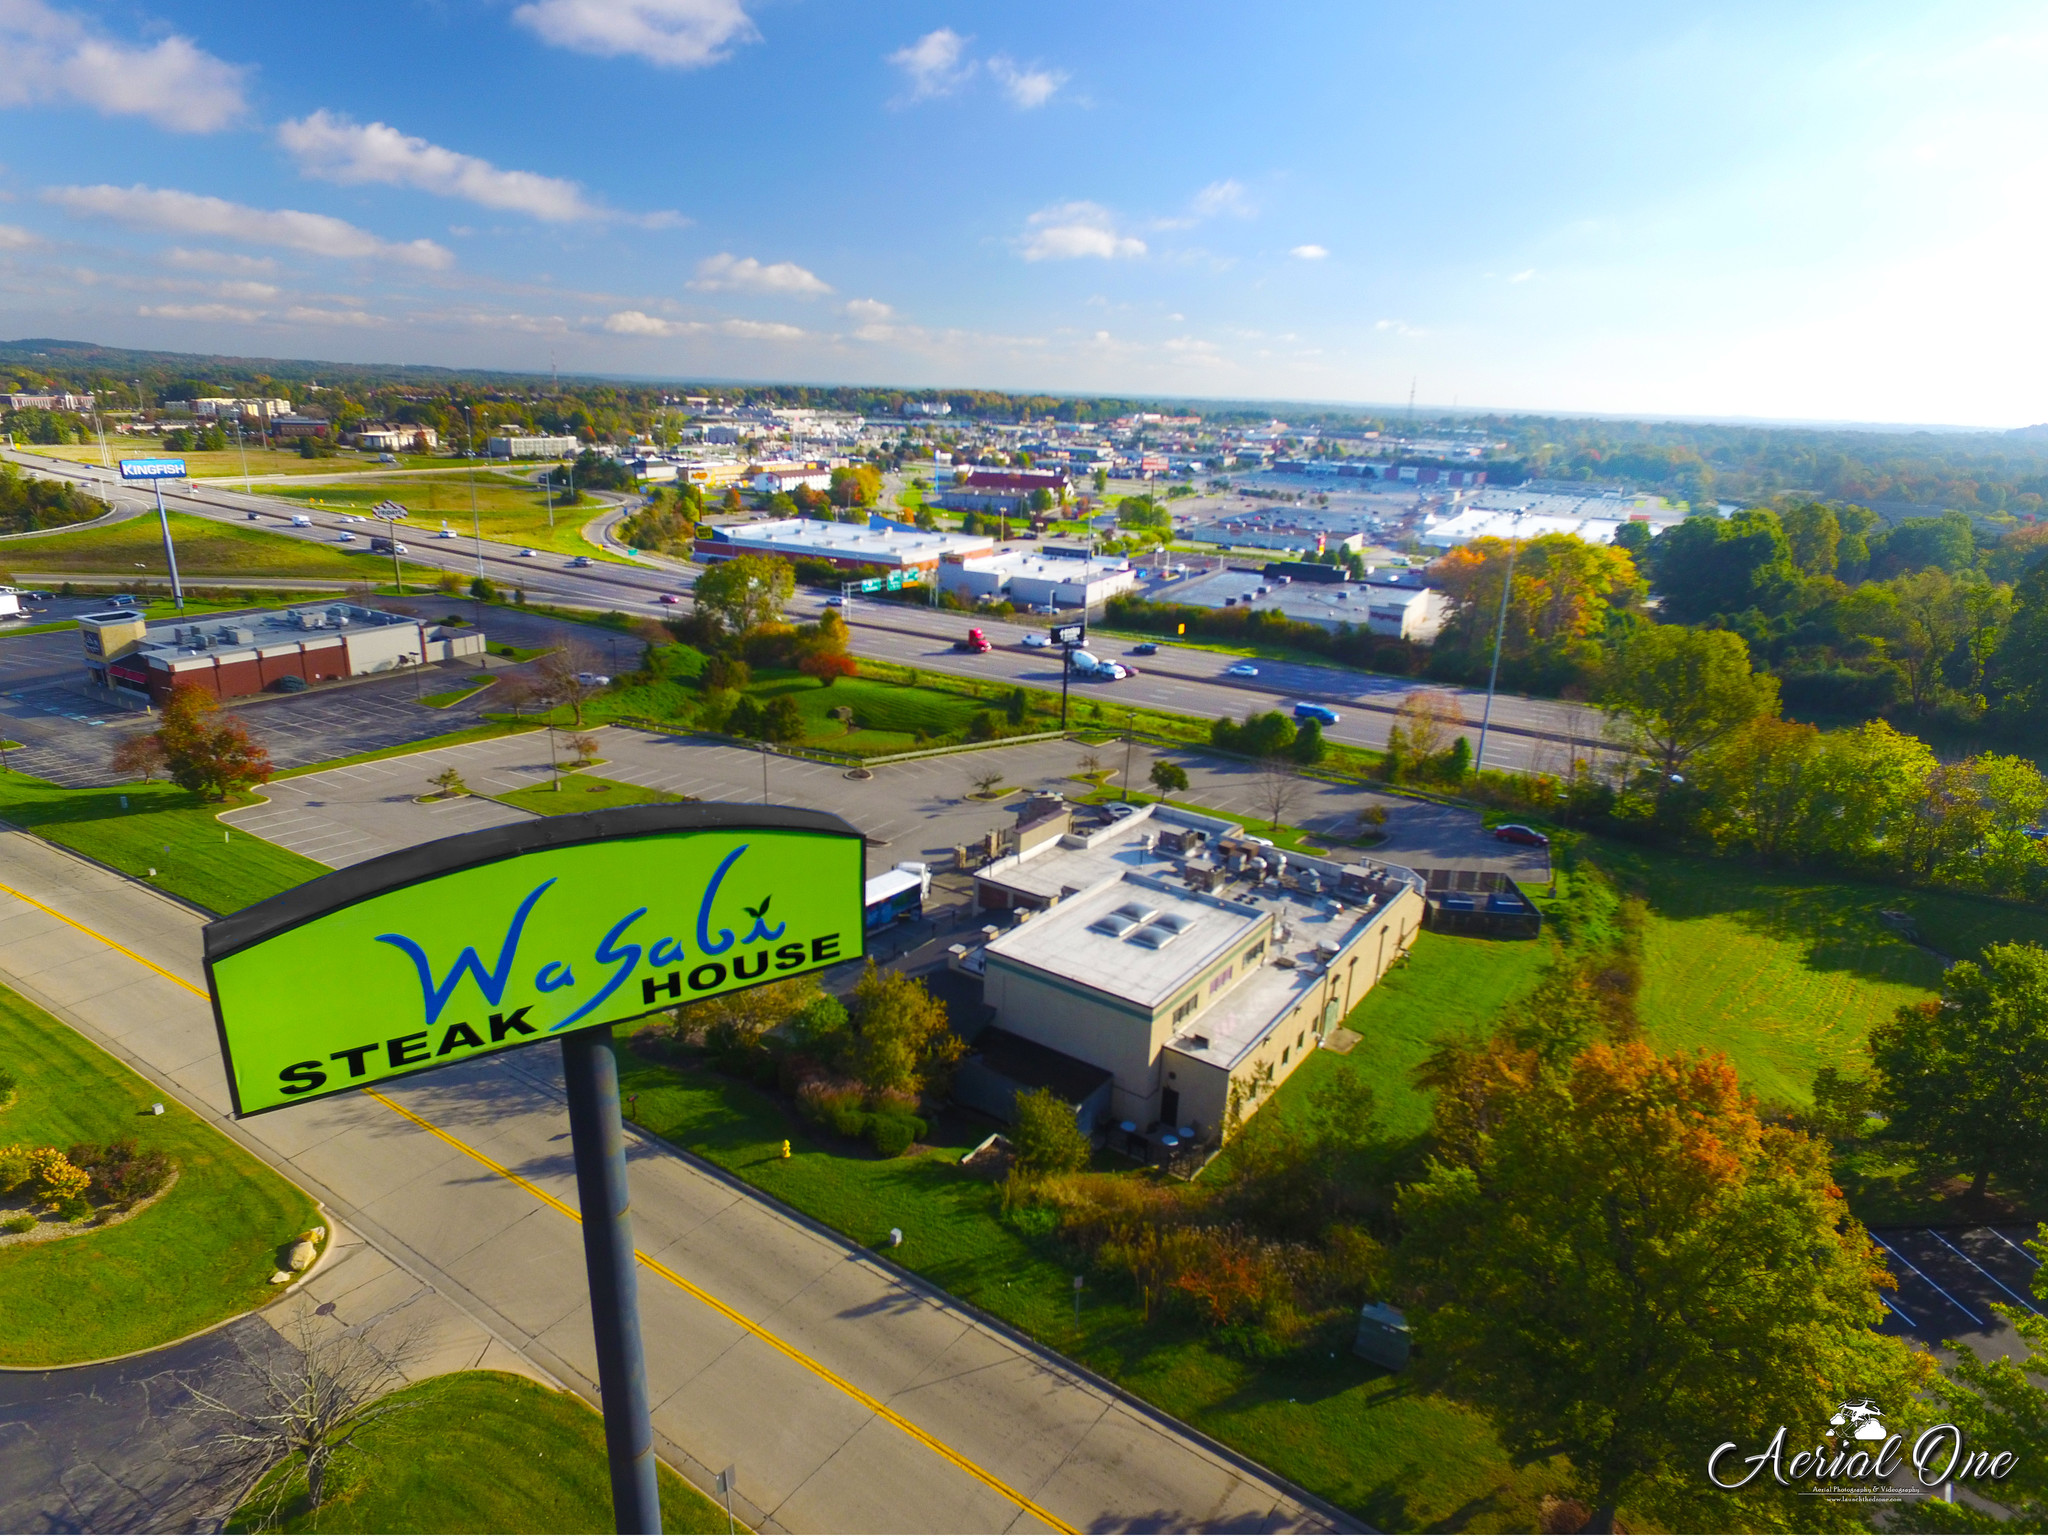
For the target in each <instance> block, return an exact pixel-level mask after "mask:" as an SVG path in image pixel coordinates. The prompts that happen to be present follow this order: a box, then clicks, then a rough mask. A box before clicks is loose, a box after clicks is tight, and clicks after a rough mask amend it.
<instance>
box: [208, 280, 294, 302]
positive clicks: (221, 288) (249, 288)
mask: <svg viewBox="0 0 2048 1536" xmlns="http://www.w3.org/2000/svg"><path fill="white" fill-rule="evenodd" d="M213 291H214V292H215V293H216V294H218V295H219V296H220V297H221V298H223V299H241V300H243V301H244V302H249V301H254V302H256V303H259V304H260V303H263V302H264V301H265V300H268V299H274V298H276V297H277V293H278V288H277V284H275V283H242V282H236V283H215V284H214V285H213Z"/></svg>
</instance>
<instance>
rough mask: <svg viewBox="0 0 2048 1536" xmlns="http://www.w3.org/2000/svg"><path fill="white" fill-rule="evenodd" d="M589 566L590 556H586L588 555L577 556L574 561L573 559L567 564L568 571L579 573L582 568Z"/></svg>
mask: <svg viewBox="0 0 2048 1536" xmlns="http://www.w3.org/2000/svg"><path fill="white" fill-rule="evenodd" d="M589 564H590V556H588V555H578V556H577V557H576V558H575V559H573V560H571V561H570V562H569V569H570V570H572V571H580V570H582V569H584V567H586V566H588V565H589Z"/></svg>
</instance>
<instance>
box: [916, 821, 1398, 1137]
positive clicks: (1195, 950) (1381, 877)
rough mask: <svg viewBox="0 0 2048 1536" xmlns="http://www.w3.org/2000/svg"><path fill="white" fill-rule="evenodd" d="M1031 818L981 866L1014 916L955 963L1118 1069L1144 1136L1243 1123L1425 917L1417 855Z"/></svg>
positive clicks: (1033, 1022)
mask: <svg viewBox="0 0 2048 1536" xmlns="http://www.w3.org/2000/svg"><path fill="white" fill-rule="evenodd" d="M1025 809H1028V810H1032V811H1036V810H1037V808H1036V807H1031V808H1025ZM1026 819H1027V818H1026V817H1025V816H1023V815H1021V814H1020V829H1021V827H1022V826H1023V824H1024V822H1025V820H1026ZM1049 821H1050V824H1048V822H1049ZM1030 825H1031V828H1032V831H1033V833H1034V835H1035V838H1036V840H1033V837H1027V836H1023V835H1020V837H1019V839H1018V842H1019V846H1020V848H1021V849H1022V851H1021V852H1019V853H1015V854H1012V855H1009V856H1008V857H1006V858H1002V859H998V860H996V861H995V862H993V863H991V864H988V865H986V866H984V867H983V868H980V869H978V870H976V871H975V874H974V882H975V900H976V903H977V905H978V906H979V907H981V908H982V909H983V910H986V911H993V912H1005V913H1013V914H1015V917H1016V922H1015V925H1014V926H1012V927H1010V928H1009V929H1008V930H1007V931H1005V932H1003V933H1001V934H999V935H997V936H996V937H994V938H992V939H990V940H989V941H988V942H987V943H986V944H985V945H982V946H981V947H979V948H978V949H974V950H971V951H966V950H964V947H963V952H962V953H960V954H959V955H958V956H957V958H956V962H955V963H956V965H957V967H958V968H959V969H961V970H963V971H966V972H968V973H970V974H978V975H979V976H980V978H981V985H982V1001H983V1002H984V1003H985V1004H986V1005H987V1006H988V1007H989V1008H991V1009H993V1010H994V1020H993V1022H994V1023H995V1024H996V1025H998V1026H1000V1027H1001V1028H1002V1029H1003V1030H1005V1031H1007V1032H1008V1033H1009V1034H1011V1035H1015V1036H1018V1037H1021V1038H1022V1039H1025V1040H1029V1041H1033V1042H1035V1043H1036V1044H1038V1045H1041V1046H1044V1047H1046V1048H1047V1049H1049V1050H1052V1051H1057V1052H1059V1053H1061V1054H1062V1055H1063V1056H1066V1057H1071V1058H1073V1059H1074V1060H1076V1061H1079V1062H1082V1063H1086V1064H1087V1065H1089V1066H1092V1067H1095V1068H1099V1069H1101V1070H1103V1071H1106V1072H1108V1073H1110V1074H1111V1077H1112V1078H1113V1080H1114V1082H1113V1087H1112V1090H1111V1093H1110V1098H1109V1109H1108V1120H1109V1122H1110V1124H1112V1125H1116V1126H1121V1125H1122V1124H1124V1123H1126V1122H1127V1123H1129V1124H1130V1125H1132V1126H1133V1127H1135V1128H1136V1131H1137V1134H1138V1135H1140V1136H1144V1137H1149V1136H1151V1135H1152V1134H1153V1133H1154V1132H1155V1131H1156V1132H1157V1133H1158V1134H1159V1135H1161V1136H1163V1135H1165V1134H1169V1133H1171V1134H1174V1135H1175V1136H1176V1137H1179V1136H1180V1133H1181V1132H1182V1131H1187V1132H1191V1133H1192V1139H1193V1140H1194V1142H1195V1143H1196V1144H1197V1145H1200V1146H1211V1147H1213V1146H1216V1145H1219V1144H1220V1143H1221V1142H1222V1141H1224V1140H1227V1139H1228V1138H1229V1137H1230V1136H1232V1135H1234V1134H1235V1133H1236V1131H1237V1129H1238V1128H1239V1127H1240V1126H1241V1125H1242V1124H1243V1121H1244V1120H1245V1118H1246V1117H1247V1116H1249V1115H1250V1114H1251V1113H1252V1112H1254V1111H1255V1110H1256V1109H1257V1108H1258V1107H1259V1105H1260V1104H1261V1103H1262V1102H1264V1100H1265V1098H1266V1096H1267V1095H1268V1094H1269V1093H1270V1092H1271V1091H1272V1089H1273V1088H1275V1087H1277V1086H1278V1085H1279V1084H1280V1083H1281V1082H1283V1081H1284V1080H1285V1079H1286V1078H1287V1077H1288V1076H1290V1075H1291V1074H1292V1073H1293V1072H1294V1071H1295V1070H1296V1069H1297V1068H1298V1067H1299V1066H1300V1065H1301V1063H1302V1061H1303V1060H1305V1059H1306V1058H1307V1055H1308V1053H1309V1052H1310V1051H1312V1050H1314V1049H1315V1048H1316V1046H1317V1045H1318V1044H1320V1043H1321V1042H1322V1041H1323V1040H1324V1039H1325V1038H1326V1037H1327V1035H1328V1034H1329V1032H1330V1030H1332V1029H1333V1028H1335V1027H1336V1025H1337V1024H1338V1023H1339V1022H1341V1021H1342V1019H1343V1018H1344V1017H1345V1016H1346V1015H1347V1014H1348V1013H1349V1012H1350V1010H1351V1009H1352V1008H1353V1007H1354V1006H1355V1005H1356V1003H1357V1002H1358V1000H1359V999H1360V998H1362V997H1363V996H1364V995H1365V994H1366V993H1367V992H1368V991H1370V990H1371V989H1372V987H1373V986H1374V985H1375V984H1376V983H1377V982H1378V980H1379V978H1380V977H1381V976H1382V975H1384V974H1385V972H1386V969H1387V967H1388V966H1390V965H1391V964H1393V962H1394V961H1395V960H1397V959H1399V958H1400V956H1401V955H1402V954H1403V953H1405V952H1406V951H1407V949H1408V948H1409V946H1410V945H1412V944H1413V943H1414V940H1415V934H1416V932H1417V930H1418V929H1419V928H1420V927H1421V926H1422V922H1423V917H1424V912H1425V907H1424V887H1423V881H1422V879H1421V877H1419V876H1418V875H1416V874H1415V873H1414V872H1413V871H1412V870H1408V869H1404V868H1401V867H1399V866H1397V865H1387V864H1376V863H1363V864H1357V865H1340V864H1337V863H1334V862H1331V861H1329V860H1324V859H1315V858H1308V857H1305V856H1303V855H1300V854H1292V853H1281V852H1279V851H1278V850H1276V849H1274V848H1272V847H1271V846H1269V845H1261V844H1257V843H1253V842H1252V841H1251V840H1250V839H1248V838H1247V837H1245V835H1244V832H1243V829H1242V828H1241V827H1239V826H1237V825H1236V824H1235V823H1232V822H1228V821H1225V820H1222V819H1221V818H1218V817H1213V816H1202V815H1198V814H1195V813H1192V812H1187V811H1180V810H1176V809H1173V808H1170V807H1165V806H1146V807H1143V808H1141V809H1140V810H1138V811H1137V812H1136V813H1134V814H1133V815H1131V816H1129V817H1127V818H1126V819H1124V820H1123V821H1120V822H1114V823H1112V824H1111V825H1109V826H1108V827H1106V828H1103V829H1100V830H1098V831H1094V832H1075V831H1071V830H1066V831H1063V830H1062V829H1061V826H1060V824H1059V823H1058V821H1057V819H1054V818H1048V817H1046V816H1044V815H1042V814H1041V815H1037V816H1036V818H1035V819H1032V820H1031V821H1030ZM1091 1129H1102V1127H1101V1126H1096V1127H1091Z"/></svg>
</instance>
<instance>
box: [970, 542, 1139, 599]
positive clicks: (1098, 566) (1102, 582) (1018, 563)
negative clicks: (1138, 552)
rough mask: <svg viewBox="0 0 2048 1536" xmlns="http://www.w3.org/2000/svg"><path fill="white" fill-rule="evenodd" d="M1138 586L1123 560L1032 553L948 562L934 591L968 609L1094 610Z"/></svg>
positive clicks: (1009, 552)
mask: <svg viewBox="0 0 2048 1536" xmlns="http://www.w3.org/2000/svg"><path fill="white" fill-rule="evenodd" d="M1137 585H1138V573H1137V572H1136V571H1135V570H1133V569H1132V568H1131V562H1130V561H1128V560H1124V559H1115V560H1091V559H1088V558H1087V557H1086V556H1085V555H1084V556H1083V557H1082V558H1080V559H1078V560H1075V559H1065V558H1061V557H1059V556H1053V555H1047V554H1044V553H1041V552H1039V551H1037V550H1028V551H1026V550H1002V551H999V552H998V553H996V554H992V555H982V556H970V557H965V558H962V559H957V560H956V559H952V558H948V559H946V560H945V561H943V562H941V563H940V565H939V590H940V591H942V592H951V593H952V594H953V595H954V596H956V597H958V598H960V599H961V600H962V601H963V602H968V603H993V602H997V601H999V600H1001V599H1004V598H1007V599H1008V600H1009V601H1011V602H1013V603H1015V604H1016V605H1017V606H1018V607H1020V608H1041V607H1051V608H1093V607H1096V606H1098V605H1100V604H1102V603H1106V602H1108V601H1109V600H1110V599H1111V598H1112V597H1116V596H1118V595H1119V594H1121V593H1124V592H1131V591H1135V590H1136V589H1137Z"/></svg>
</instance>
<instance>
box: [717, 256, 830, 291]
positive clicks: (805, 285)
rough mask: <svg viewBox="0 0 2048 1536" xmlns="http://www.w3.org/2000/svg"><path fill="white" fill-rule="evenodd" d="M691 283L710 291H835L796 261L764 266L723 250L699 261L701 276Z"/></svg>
mask: <svg viewBox="0 0 2048 1536" xmlns="http://www.w3.org/2000/svg"><path fill="white" fill-rule="evenodd" d="M690 286H691V287H692V288H697V289H702V290H704V291H706V292H716V291H717V290H719V289H735V290H738V291H740V292H743V293H782V294H795V295H797V296H799V297H802V298H811V297H814V296H816V295H818V294H821V293H830V292H831V291H832V287H831V285H830V284H829V283H826V282H824V281H823V280H821V279H820V278H819V277H818V276H817V274H815V273H813V272H807V271H805V270H804V269H803V268H802V267H800V266H798V265H797V264H796V263H795V262H793V261H778V262H775V263H774V264H773V265H766V266H764V265H763V264H762V263H761V262H759V261H756V260H755V259H754V258H753V257H751V256H735V255H733V254H732V253H731V252H729V251H720V252H719V253H718V254H717V255H716V256H706V257H705V258H704V259H703V260H702V261H700V262H698V263H697V275H696V276H695V277H694V278H692V279H691V280H690Z"/></svg>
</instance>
